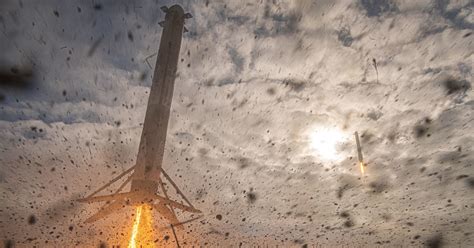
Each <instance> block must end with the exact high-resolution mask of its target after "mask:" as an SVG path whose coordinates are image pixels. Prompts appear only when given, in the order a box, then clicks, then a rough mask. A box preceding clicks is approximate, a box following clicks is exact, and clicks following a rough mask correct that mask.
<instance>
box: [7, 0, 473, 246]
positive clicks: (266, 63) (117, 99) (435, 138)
mask: <svg viewBox="0 0 474 248" xmlns="http://www.w3.org/2000/svg"><path fill="white" fill-rule="evenodd" d="M426 3H427V4H419V3H415V2H411V1H358V2H356V3H350V2H348V1H276V2H275V1H263V2H255V1H247V2H238V1H220V2H214V1H209V2H208V1H192V2H184V1H183V2H181V4H182V5H183V7H184V8H185V10H187V11H190V12H191V13H192V14H193V16H194V17H193V18H192V19H188V20H186V26H187V28H188V29H189V30H190V32H189V33H186V34H184V38H183V42H182V47H181V54H180V62H179V65H178V67H179V68H178V76H177V79H176V84H175V94H174V98H173V105H172V111H171V117H170V125H169V131H168V138H167V148H166V156H165V161H164V168H165V169H166V170H167V172H168V174H169V175H170V176H172V178H173V179H174V180H175V181H176V183H177V184H178V185H180V187H181V189H182V191H183V192H185V194H186V195H187V196H188V197H189V198H190V200H191V201H192V202H193V204H194V205H196V206H197V207H198V208H199V209H201V210H203V211H204V212H205V214H206V217H205V218H204V219H202V220H200V221H198V222H193V224H192V225H190V227H188V228H189V230H192V232H190V234H189V236H187V239H186V240H187V241H189V242H190V243H192V242H195V241H196V240H198V242H200V243H199V244H201V245H204V243H205V242H207V245H208V246H217V245H220V246H231V245H232V246H235V245H236V244H238V243H240V242H242V244H243V245H244V246H245V245H248V246H252V245H259V244H268V245H272V244H275V245H276V244H278V245H280V246H281V245H303V244H305V243H307V244H310V245H311V244H318V245H323V246H347V245H349V244H350V245H354V244H357V245H360V246H373V245H374V244H377V245H385V246H392V245H393V246H413V245H415V246H416V245H421V244H422V242H425V241H427V240H433V238H432V237H438V236H439V237H442V242H441V243H443V244H446V245H447V246H449V245H451V246H456V245H458V243H456V242H458V241H459V240H465V242H466V243H469V241H470V239H471V236H469V235H467V234H466V233H468V232H469V231H467V230H470V229H469V227H470V226H471V225H472V220H469V219H468V218H467V217H468V213H469V211H468V209H466V207H465V206H467V205H466V204H468V202H469V201H471V200H472V196H471V195H472V192H471V191H472V187H471V186H469V185H470V182H471V181H472V180H471V179H472V175H471V167H470V165H471V164H472V161H473V160H474V158H473V155H472V154H473V153H472V150H471V147H474V144H473V143H474V137H473V136H472V134H471V133H473V132H472V130H473V128H474V127H473V124H472V118H473V117H472V113H473V110H474V109H473V106H474V105H473V104H472V102H473V95H472V68H471V67H472V66H471V65H470V63H469V61H472V52H471V53H470V52H469V51H470V50H472V49H471V48H470V47H471V46H470V43H469V42H470V40H469V37H470V36H469V35H468V34H469V33H470V32H472V27H471V26H469V20H470V18H471V15H472V13H470V12H469V5H468V4H464V3H462V2H455V1H426ZM170 4H171V2H170V1H166V2H142V1H133V2H130V1H100V2H94V3H92V2H90V1H79V2H77V3H76V4H75V5H71V4H69V5H67V4H66V5H65V4H64V3H63V2H61V1H48V2H46V3H42V4H38V3H30V2H23V1H20V2H17V1H5V2H2V4H1V5H2V8H0V9H1V11H0V17H1V18H0V31H1V32H0V44H2V45H1V48H2V51H4V53H3V54H2V57H0V70H2V71H5V72H6V73H8V75H14V74H15V73H14V72H12V70H11V69H12V68H30V67H31V75H32V78H31V79H32V80H31V84H30V85H31V86H29V87H28V88H27V89H26V88H22V87H20V88H18V87H16V88H15V87H13V88H12V87H10V86H8V87H7V86H5V84H4V82H3V81H2V84H0V95H1V96H3V98H1V99H2V100H1V101H0V127H1V129H0V130H1V131H0V140H1V142H0V154H1V156H0V166H1V167H2V170H1V171H2V173H1V175H0V179H1V180H0V187H1V189H2V191H4V192H6V193H5V194H4V195H2V201H3V202H5V207H6V208H8V211H6V212H4V214H2V215H1V217H0V218H1V220H2V222H3V223H21V225H18V226H17V225H15V226H16V227H15V228H10V227H7V226H5V225H0V230H1V231H0V233H6V235H7V236H5V237H2V238H5V239H8V240H14V241H15V242H26V243H25V244H30V243H31V242H32V243H34V244H38V245H39V244H43V243H44V241H45V240H48V241H49V242H50V243H49V244H51V245H57V246H61V245H64V244H65V243H64V242H66V240H74V242H76V243H77V245H79V246H80V245H84V246H97V245H98V244H99V243H100V242H101V241H102V240H107V239H108V243H109V244H117V242H119V241H124V239H126V236H127V235H128V232H129V230H128V227H129V224H130V223H129V222H130V221H131V217H130V216H129V213H128V212H126V211H124V212H123V213H119V214H117V216H116V217H120V218H113V219H109V220H105V221H104V222H100V223H95V224H94V225H92V226H88V225H83V224H82V223H81V220H84V219H85V218H86V216H88V215H89V214H90V213H92V212H93V211H94V210H95V209H94V206H88V205H74V206H66V205H67V203H68V201H69V200H70V199H72V198H73V197H76V196H78V195H81V196H83V195H85V194H87V193H90V192H92V191H93V190H94V189H95V188H97V187H99V186H100V185H102V184H103V183H105V182H107V181H108V180H110V179H111V178H112V177H113V176H114V175H117V173H120V172H122V171H123V170H125V169H127V168H128V167H129V166H132V165H133V163H134V161H135V157H136V151H137V149H138V142H139V137H140V132H141V127H142V123H143V119H144V114H145V108H146V103H147V97H148V93H149V87H150V85H151V76H152V74H153V67H154V64H155V62H154V61H155V60H156V55H155V54H156V52H157V49H158V44H159V40H160V35H161V28H160V27H159V26H158V25H157V23H158V22H159V21H160V20H162V19H163V17H164V15H163V13H161V10H159V7H161V6H162V5H170ZM132 37H133V38H132ZM0 80H3V79H2V78H1V77H0ZM318 127H327V128H332V129H335V130H340V132H341V133H344V134H345V135H347V137H349V138H347V139H346V140H344V141H342V142H340V144H338V151H340V153H341V154H345V155H344V157H343V158H342V159H341V160H340V161H328V160H326V159H323V158H321V157H320V156H319V155H318V154H317V152H315V151H314V150H313V149H312V148H311V142H310V135H309V134H310V133H311V132H312V131H315V130H316V129H317V128H318ZM40 130H42V131H40ZM354 131H358V132H359V133H360V134H361V142H362V150H363V153H364V158H365V159H366V161H365V162H366V163H367V166H366V171H367V174H366V176H364V177H363V176H361V175H360V171H359V169H358V166H357V165H356V163H357V162H356V160H357V159H356V155H357V153H356V148H355V147H354V142H355V141H354V140H352V137H353V136H352V134H353V132H354ZM457 178H459V179H457ZM471 184H472V183H471ZM65 186H66V187H67V189H68V190H64V187H65ZM17 196H19V197H17ZM56 203H57V204H56ZM31 206H32V207H31ZM63 207H64V208H63ZM69 208H71V211H69ZM30 209H31V210H30ZM51 209H58V211H59V212H60V214H59V215H57V216H56V215H55V216H56V217H55V218H60V216H66V217H61V218H64V220H67V221H64V223H56V222H55V221H50V222H51V223H53V222H54V223H55V224H54V226H55V227H56V231H52V230H50V229H52V228H53V227H52V226H51V225H50V224H47V225H48V227H47V228H46V227H45V226H44V227H43V226H42V228H45V229H44V230H48V233H49V232H51V231H52V232H53V233H54V234H51V235H46V236H44V235H41V232H40V231H38V230H36V229H35V230H36V231H34V232H33V231H31V230H32V229H33V227H35V226H30V225H28V224H27V218H28V216H29V215H30V214H33V213H34V214H35V216H37V217H38V225H37V226H39V225H43V223H47V221H46V222H43V217H47V216H43V213H46V212H48V211H49V210H51ZM63 210H64V211H63ZM216 215H220V216H221V220H219V219H216V218H215V216H216ZM209 216H211V217H209ZM181 217H182V219H185V216H181ZM466 219H467V220H466ZM55 220H57V219H55ZM463 220H466V221H463ZM58 222H60V221H58ZM408 222H409V223H411V224H410V225H408V224H407V223H408ZM48 223H49V222H48ZM45 225H46V224H45ZM71 225H73V226H74V228H73V230H74V231H73V232H70V231H69V227H70V226H71ZM156 225H157V226H164V225H165V223H161V222H158V219H157V223H156ZM110 226H113V227H114V228H109V227H110ZM7 229H8V230H7ZM216 230H218V231H216ZM7 231H8V232H7ZM27 232H31V237H32V238H34V240H33V241H31V240H30V241H28V238H31V237H24V235H23V234H24V233H27ZM43 232H44V231H43ZM58 232H61V233H62V234H65V233H67V235H62V236H61V238H57V239H56V238H55V236H56V235H59V234H57V233H58ZM100 232H102V234H101V235H97V233H100ZM121 233H124V235H123V236H121V235H120V234H121ZM226 233H228V234H226ZM193 235H195V236H193ZM346 237H351V238H346ZM354 237H356V238H354ZM415 237H417V238H415ZM161 239H163V238H162V237H160V240H161ZM27 242H30V243H27ZM35 242H36V243H35ZM196 242H197V241H196ZM430 242H431V241H430Z"/></svg>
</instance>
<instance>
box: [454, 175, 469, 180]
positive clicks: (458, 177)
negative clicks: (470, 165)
mask: <svg viewBox="0 0 474 248" xmlns="http://www.w3.org/2000/svg"><path fill="white" fill-rule="evenodd" d="M468 177H469V176H468V175H459V176H457V177H456V180H461V179H463V178H468Z"/></svg>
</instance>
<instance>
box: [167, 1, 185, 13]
mask: <svg viewBox="0 0 474 248" xmlns="http://www.w3.org/2000/svg"><path fill="white" fill-rule="evenodd" d="M169 11H170V12H171V13H176V14H178V15H180V16H184V9H183V7H181V5H179V4H175V5H173V6H171V7H170V8H169Z"/></svg>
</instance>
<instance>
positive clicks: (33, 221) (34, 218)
mask: <svg viewBox="0 0 474 248" xmlns="http://www.w3.org/2000/svg"><path fill="white" fill-rule="evenodd" d="M28 224H30V225H34V224H36V216H34V215H30V216H29V217H28Z"/></svg>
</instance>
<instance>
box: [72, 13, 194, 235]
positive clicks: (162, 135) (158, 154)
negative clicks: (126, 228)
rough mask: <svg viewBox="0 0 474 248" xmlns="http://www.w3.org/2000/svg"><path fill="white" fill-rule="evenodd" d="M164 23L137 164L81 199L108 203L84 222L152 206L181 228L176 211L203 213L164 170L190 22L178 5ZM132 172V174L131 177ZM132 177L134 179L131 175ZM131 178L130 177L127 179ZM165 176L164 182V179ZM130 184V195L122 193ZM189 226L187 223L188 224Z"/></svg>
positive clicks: (167, 15) (168, 14)
mask: <svg viewBox="0 0 474 248" xmlns="http://www.w3.org/2000/svg"><path fill="white" fill-rule="evenodd" d="M161 9H162V10H163V11H164V12H165V13H166V16H165V20H164V21H163V22H161V23H160V25H161V26H162V27H163V33H162V36H161V42H160V48H159V50H158V58H157V61H156V66H155V72H154V75H153V81H152V86H151V90H150V96H149V99H148V105H147V110H146V115H145V122H144V125H143V131H142V135H141V140H140V146H139V150H138V155H137V160H136V164H135V165H134V166H133V167H131V168H130V169H128V170H126V171H124V172H123V173H122V174H120V175H119V176H117V177H116V178H114V179H112V180H111V181H110V182H109V183H107V184H105V185H104V186H102V187H100V188H99V189H98V190H96V191H95V192H93V193H92V194H90V195H88V196H87V197H85V198H83V199H80V200H79V201H80V202H86V203H92V202H106V204H105V206H103V207H102V208H101V209H100V210H99V211H98V212H97V213H96V214H94V215H92V216H91V217H89V218H88V219H87V220H86V221H85V222H86V223H89V222H93V221H96V220H99V219H102V218H104V217H105V216H107V215H109V214H111V213H113V212H114V211H117V210H120V209H122V208H123V207H125V206H136V207H137V211H138V210H139V209H141V208H142V206H145V205H146V206H151V207H152V208H153V209H155V210H157V211H158V213H159V214H161V215H162V216H163V217H164V218H165V219H167V221H168V222H169V224H170V225H171V226H176V227H182V224H183V223H182V222H180V221H179V220H178V218H177V216H176V214H175V209H179V210H182V211H186V212H191V213H201V211H200V210H198V209H196V208H195V207H194V206H193V205H192V204H191V203H190V202H189V201H188V199H187V198H186V197H185V196H184V194H183V193H182V192H181V190H180V189H179V188H178V186H177V185H176V184H175V183H174V182H173V180H172V179H171V178H170V176H169V175H168V174H167V173H166V172H165V171H164V170H163V155H164V150H165V143H166V133H167V129H168V119H169V116H170V108H171V101H172V98H173V90H174V81H175V77H176V71H177V66H178V56H179V50H180V46H181V39H182V34H183V31H184V21H185V19H187V18H191V17H192V16H191V15H190V14H185V13H184V10H183V8H182V7H181V6H179V5H174V6H172V7H170V8H167V7H162V8H161ZM131 172H132V173H131ZM129 173H131V175H129ZM127 175H129V176H128V177H126V176H127ZM162 176H163V178H162ZM125 177H126V179H125V180H124V181H123V183H122V184H121V185H120V186H119V187H118V188H117V189H116V191H115V193H114V194H111V195H97V194H98V193H99V192H101V191H103V190H105V189H106V188H108V187H109V186H110V185H112V184H113V183H115V182H117V181H119V180H120V179H123V178H125ZM164 180H166V181H168V182H169V183H170V184H171V185H172V186H173V187H174V188H175V189H176V192H177V193H178V194H179V195H180V196H181V198H182V199H183V200H184V201H185V202H186V204H183V203H179V202H177V201H175V200H172V199H170V198H169V197H168V193H167V190H166V188H165V187H164ZM130 182H131V187H130V191H128V192H121V191H122V189H123V188H124V187H125V186H126V185H127V184H128V183H130ZM185 223H186V222H185Z"/></svg>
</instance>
